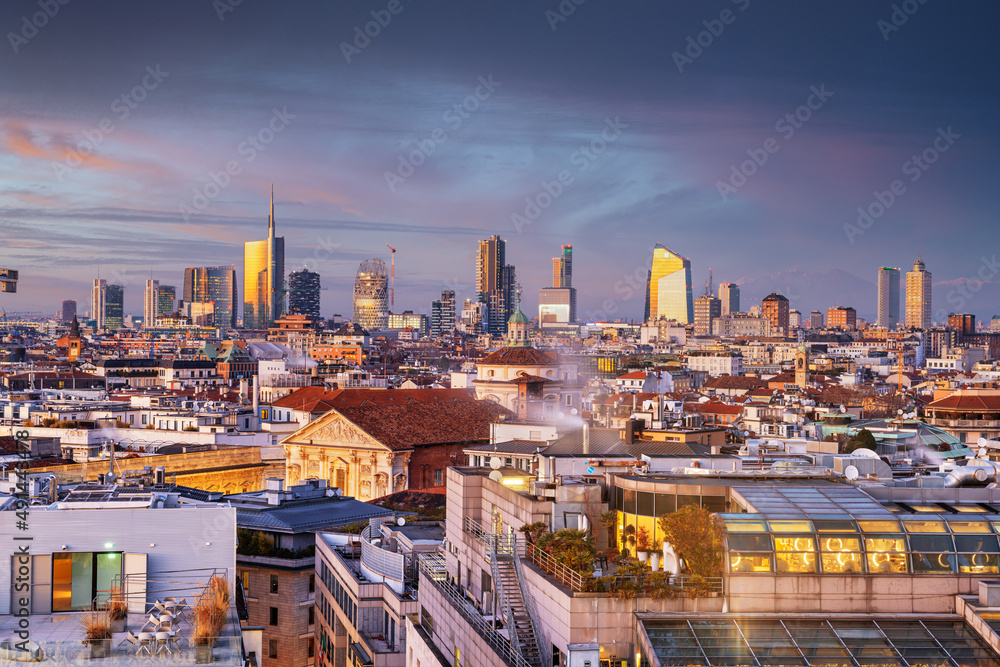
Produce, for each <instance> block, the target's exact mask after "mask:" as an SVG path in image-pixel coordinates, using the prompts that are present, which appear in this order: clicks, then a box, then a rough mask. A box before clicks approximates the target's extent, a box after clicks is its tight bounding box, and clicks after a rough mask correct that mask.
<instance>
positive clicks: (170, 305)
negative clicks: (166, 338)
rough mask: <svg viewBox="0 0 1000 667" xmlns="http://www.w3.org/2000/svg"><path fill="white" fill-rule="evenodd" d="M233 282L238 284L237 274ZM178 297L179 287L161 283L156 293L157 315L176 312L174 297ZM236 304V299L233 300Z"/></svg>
mask: <svg viewBox="0 0 1000 667" xmlns="http://www.w3.org/2000/svg"><path fill="white" fill-rule="evenodd" d="M233 284H234V285H235V284H236V276H235V275H234V276H233ZM176 298H177V288H176V287H174V286H173V285H160V289H159V290H158V291H157V293H156V316H157V317H162V316H164V315H170V314H171V313H173V312H174V299H176ZM233 303H234V306H235V301H234V302H233Z"/></svg>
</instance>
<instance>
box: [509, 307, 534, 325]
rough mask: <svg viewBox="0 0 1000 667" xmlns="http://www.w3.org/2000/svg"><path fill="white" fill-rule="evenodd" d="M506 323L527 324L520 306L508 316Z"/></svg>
mask: <svg viewBox="0 0 1000 667" xmlns="http://www.w3.org/2000/svg"><path fill="white" fill-rule="evenodd" d="M507 324H529V322H528V318H527V316H526V315H525V314H524V313H522V312H521V308H520V307H518V309H517V310H516V311H514V314H513V315H511V316H510V319H509V320H507Z"/></svg>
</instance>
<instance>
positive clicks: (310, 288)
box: [288, 268, 320, 318]
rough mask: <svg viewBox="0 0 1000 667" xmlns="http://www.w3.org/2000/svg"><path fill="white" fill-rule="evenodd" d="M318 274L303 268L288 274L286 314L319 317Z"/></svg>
mask: <svg viewBox="0 0 1000 667" xmlns="http://www.w3.org/2000/svg"><path fill="white" fill-rule="evenodd" d="M319 292H320V286H319V274H318V273H316V272H315V271H310V270H309V269H305V268H303V269H302V270H301V271H292V272H291V273H289V274H288V312H289V313H290V314H292V315H310V316H312V317H316V318H318V317H319Z"/></svg>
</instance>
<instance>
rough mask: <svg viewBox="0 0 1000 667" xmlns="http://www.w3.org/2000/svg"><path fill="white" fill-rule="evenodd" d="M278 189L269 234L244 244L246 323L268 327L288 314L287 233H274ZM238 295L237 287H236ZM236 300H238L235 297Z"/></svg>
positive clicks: (272, 206)
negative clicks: (286, 305) (286, 304)
mask: <svg viewBox="0 0 1000 667" xmlns="http://www.w3.org/2000/svg"><path fill="white" fill-rule="evenodd" d="M274 229H275V222H274V190H273V188H272V191H271V214H270V215H269V216H268V219H267V238H266V239H265V240H263V241H247V242H246V243H244V244H243V327H244V328H245V329H266V328H268V327H269V326H271V325H272V324H274V322H275V320H277V319H278V318H280V317H281V316H282V315H284V314H285V237H283V236H275V235H274ZM234 295H235V291H234ZM233 303H234V304H235V303H236V301H235V300H234V302H233Z"/></svg>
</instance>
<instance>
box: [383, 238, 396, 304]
mask: <svg viewBox="0 0 1000 667" xmlns="http://www.w3.org/2000/svg"><path fill="white" fill-rule="evenodd" d="M385 246H386V247H387V248H388V249H389V250H391V251H392V262H391V263H392V269H390V276H391V280H392V282H391V287H390V288H389V312H390V313H392V312H395V310H396V249H395V248H393V247H392V246H391V245H389V244H388V243H386V244H385Z"/></svg>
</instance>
